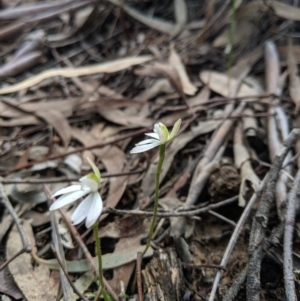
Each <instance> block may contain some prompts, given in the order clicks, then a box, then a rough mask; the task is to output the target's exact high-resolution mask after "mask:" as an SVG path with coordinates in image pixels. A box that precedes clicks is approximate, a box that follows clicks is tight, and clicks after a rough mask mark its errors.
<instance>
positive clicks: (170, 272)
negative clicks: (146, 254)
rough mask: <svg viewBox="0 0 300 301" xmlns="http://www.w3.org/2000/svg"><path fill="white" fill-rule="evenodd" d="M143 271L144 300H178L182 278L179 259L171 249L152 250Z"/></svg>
mask: <svg viewBox="0 0 300 301" xmlns="http://www.w3.org/2000/svg"><path fill="white" fill-rule="evenodd" d="M142 273H143V280H144V287H145V288H146V290H145V291H146V294H145V301H171V300H172V301H179V300H182V297H183V288H184V287H185V285H184V278H183V273H182V268H181V263H180V260H179V259H178V257H177V255H176V252H175V251H174V250H173V249H165V250H159V251H156V252H154V254H153V258H152V260H151V261H150V263H149V264H148V265H147V266H146V268H145V270H144V271H143V272H142Z"/></svg>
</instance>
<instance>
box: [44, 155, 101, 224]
mask: <svg viewBox="0 0 300 301" xmlns="http://www.w3.org/2000/svg"><path fill="white" fill-rule="evenodd" d="M88 162H89V163H90V165H91V167H92V169H93V171H94V172H93V173H90V174H88V175H86V176H84V177H82V178H81V179H80V180H79V181H80V182H81V184H76V185H71V186H69V187H66V188H63V189H60V190H58V191H57V192H56V193H55V194H54V195H53V196H52V197H57V196H60V197H59V198H58V199H57V200H56V201H55V202H54V203H53V204H52V205H51V207H50V209H49V210H51V211H52V210H56V209H60V208H61V207H64V206H66V205H68V204H71V203H73V202H75V201H76V200H78V199H80V198H82V197H85V196H86V197H85V198H84V200H83V201H82V202H81V203H80V204H79V205H78V207H77V208H76V209H75V211H74V213H73V215H72V218H71V220H72V222H73V224H74V225H78V224H80V223H81V222H83V221H84V220H85V226H86V227H87V228H90V227H92V226H93V225H94V224H95V222H96V221H97V220H98V218H99V216H100V215H101V212H102V209H103V202H102V198H101V196H100V194H99V192H98V190H99V187H100V183H101V175H100V171H99V169H98V168H97V167H96V165H95V164H94V163H93V162H92V161H91V160H90V159H89V158H88Z"/></svg>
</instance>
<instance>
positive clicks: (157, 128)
mask: <svg viewBox="0 0 300 301" xmlns="http://www.w3.org/2000/svg"><path fill="white" fill-rule="evenodd" d="M153 132H154V133H157V134H158V132H159V124H158V123H155V124H154V127H153Z"/></svg>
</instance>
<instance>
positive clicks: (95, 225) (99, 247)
mask: <svg viewBox="0 0 300 301" xmlns="http://www.w3.org/2000/svg"><path fill="white" fill-rule="evenodd" d="M93 228H94V238H95V243H96V251H97V257H98V267H99V282H100V285H101V287H102V294H103V297H104V300H105V301H110V298H109V297H108V295H107V292H106V289H105V286H104V281H103V269H102V253H101V242H100V238H99V234H98V223H97V222H96V223H95V224H94V227H93Z"/></svg>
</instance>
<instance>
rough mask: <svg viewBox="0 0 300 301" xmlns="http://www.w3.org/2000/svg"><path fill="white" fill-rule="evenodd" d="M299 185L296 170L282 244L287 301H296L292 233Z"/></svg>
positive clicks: (299, 176) (299, 180)
mask: <svg viewBox="0 0 300 301" xmlns="http://www.w3.org/2000/svg"><path fill="white" fill-rule="evenodd" d="M299 184H300V169H299V170H298V172H297V174H296V176H295V180H294V183H293V187H292V190H291V192H290V194H289V201H288V204H287V210H286V215H285V230H284V243H283V269H284V286H285V294H286V299H287V301H297V300H298V299H297V294H296V287H295V282H294V273H293V254H292V252H293V250H292V247H293V232H294V226H295V203H296V198H297V191H298V187H299Z"/></svg>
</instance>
